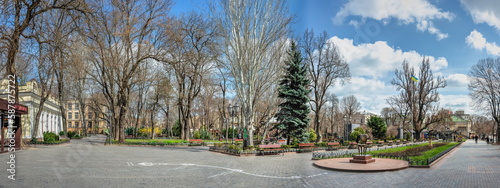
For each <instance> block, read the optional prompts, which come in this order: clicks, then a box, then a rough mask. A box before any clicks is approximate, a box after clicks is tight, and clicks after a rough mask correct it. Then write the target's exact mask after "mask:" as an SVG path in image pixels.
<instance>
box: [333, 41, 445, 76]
mask: <svg viewBox="0 0 500 188" xmlns="http://www.w3.org/2000/svg"><path fill="white" fill-rule="evenodd" d="M329 41H330V42H334V43H335V44H336V45H337V46H338V48H339V51H340V52H341V53H342V55H343V56H344V58H345V60H346V61H347V63H348V64H349V68H350V69H351V75H352V76H353V77H360V76H369V77H373V78H381V77H385V76H387V73H388V72H392V71H394V70H396V68H398V69H400V67H401V64H402V63H403V61H404V60H407V61H408V62H409V63H410V65H412V66H414V67H418V65H419V64H420V63H421V62H422V59H423V58H424V55H421V54H419V53H418V52H415V51H406V52H405V51H402V50H401V49H394V48H393V47H391V46H389V45H388V44H387V42H385V41H377V42H375V43H366V44H359V45H354V44H353V40H352V39H346V38H344V39H340V38H338V37H336V36H334V37H332V38H330V39H329ZM425 57H426V58H429V62H430V64H431V69H432V70H434V71H438V70H441V69H443V68H446V67H447V66H448V61H447V60H446V58H444V57H438V58H435V57H432V56H425Z"/></svg>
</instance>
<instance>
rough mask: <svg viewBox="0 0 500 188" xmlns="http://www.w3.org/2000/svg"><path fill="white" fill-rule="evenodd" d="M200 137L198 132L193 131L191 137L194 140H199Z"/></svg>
mask: <svg viewBox="0 0 500 188" xmlns="http://www.w3.org/2000/svg"><path fill="white" fill-rule="evenodd" d="M200 135H201V134H200V131H195V132H194V134H193V137H194V139H200V138H201V136H200Z"/></svg>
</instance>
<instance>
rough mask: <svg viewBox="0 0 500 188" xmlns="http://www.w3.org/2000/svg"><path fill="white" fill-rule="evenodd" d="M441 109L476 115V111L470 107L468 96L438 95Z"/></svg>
mask: <svg viewBox="0 0 500 188" xmlns="http://www.w3.org/2000/svg"><path fill="white" fill-rule="evenodd" d="M439 98H440V101H439V103H440V104H441V105H440V107H441V108H445V109H450V110H453V111H457V110H464V111H465V113H469V114H477V111H476V110H474V108H473V107H472V106H471V105H470V104H472V103H471V99H470V96H468V95H439Z"/></svg>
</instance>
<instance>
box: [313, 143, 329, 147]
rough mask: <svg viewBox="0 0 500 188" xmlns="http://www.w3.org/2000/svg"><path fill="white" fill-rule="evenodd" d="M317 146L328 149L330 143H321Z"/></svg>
mask: <svg viewBox="0 0 500 188" xmlns="http://www.w3.org/2000/svg"><path fill="white" fill-rule="evenodd" d="M316 146H319V147H328V143H326V142H320V143H317V144H316Z"/></svg>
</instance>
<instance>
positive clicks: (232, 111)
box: [227, 103, 239, 144]
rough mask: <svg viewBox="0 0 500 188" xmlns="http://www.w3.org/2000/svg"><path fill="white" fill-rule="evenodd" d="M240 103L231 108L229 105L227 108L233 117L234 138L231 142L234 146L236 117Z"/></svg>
mask: <svg viewBox="0 0 500 188" xmlns="http://www.w3.org/2000/svg"><path fill="white" fill-rule="evenodd" d="M238 107H239V106H238V103H236V104H235V105H233V106H231V105H229V106H228V107H227V109H228V111H229V115H230V116H231V126H232V127H233V128H232V130H231V131H232V132H233V133H232V135H233V136H232V138H231V142H232V144H234V117H235V116H236V115H237V114H238Z"/></svg>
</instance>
